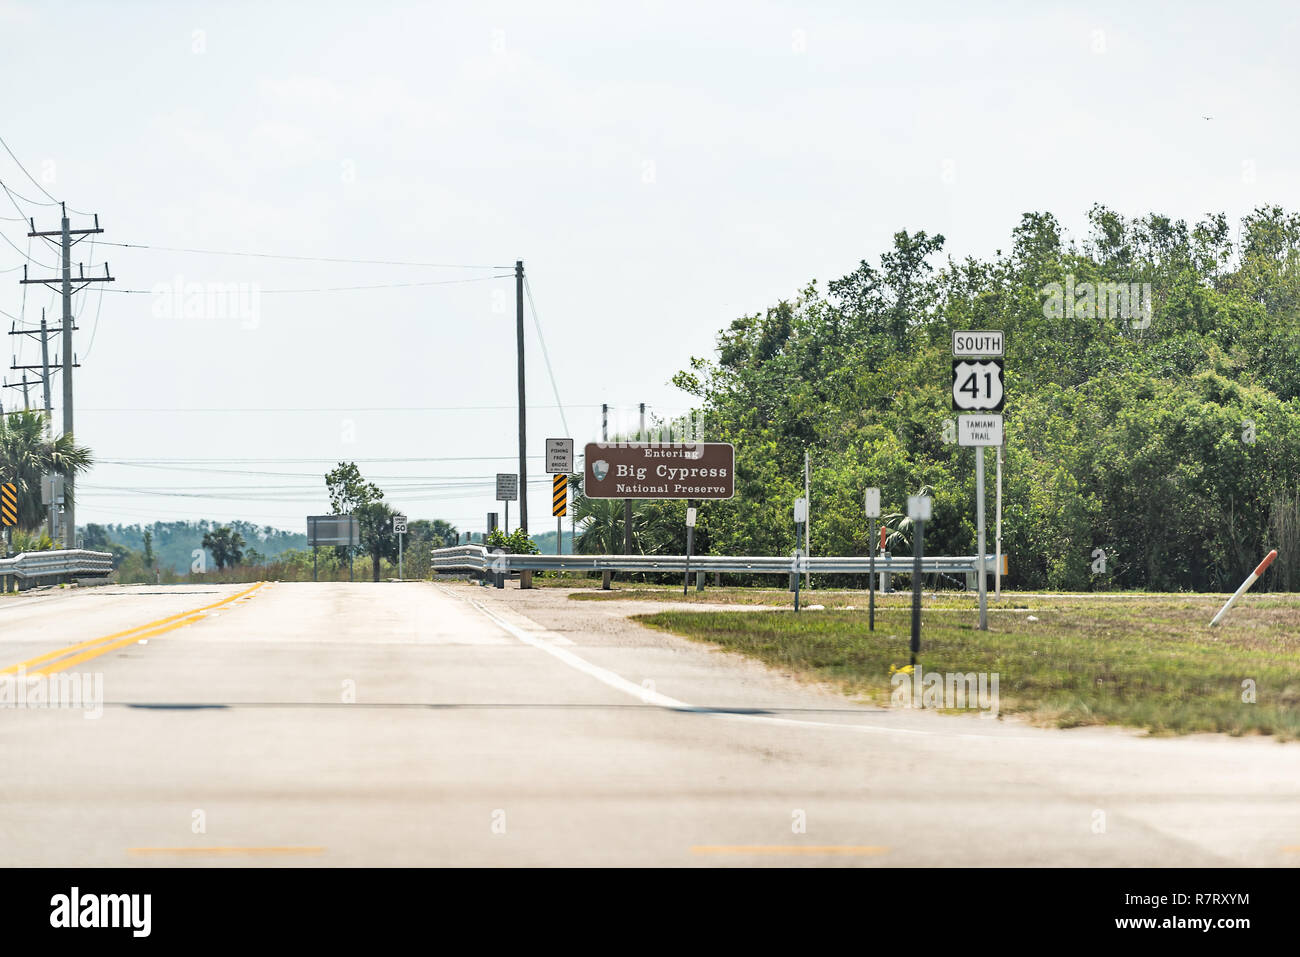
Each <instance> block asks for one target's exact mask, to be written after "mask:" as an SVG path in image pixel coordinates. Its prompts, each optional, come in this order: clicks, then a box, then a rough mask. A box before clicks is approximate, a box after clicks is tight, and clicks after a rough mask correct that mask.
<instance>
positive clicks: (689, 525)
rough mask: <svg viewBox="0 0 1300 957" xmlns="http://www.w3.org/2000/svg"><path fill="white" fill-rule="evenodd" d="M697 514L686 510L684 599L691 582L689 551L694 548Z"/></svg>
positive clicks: (690, 509)
mask: <svg viewBox="0 0 1300 957" xmlns="http://www.w3.org/2000/svg"><path fill="white" fill-rule="evenodd" d="M698 514H699V513H698V512H697V511H696V510H695V509H694V508H687V509H686V576H685V577H684V578H683V579H682V597H683V598H685V597H686V586H687V585H688V584H689V583H690V580H691V549H693V548H694V547H695V517H696V516H697V515H698Z"/></svg>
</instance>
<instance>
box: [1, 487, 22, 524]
mask: <svg viewBox="0 0 1300 957" xmlns="http://www.w3.org/2000/svg"><path fill="white" fill-rule="evenodd" d="M0 517H3V518H4V524H6V525H17V524H18V487H17V486H16V485H14V483H13V482H5V483H4V485H0Z"/></svg>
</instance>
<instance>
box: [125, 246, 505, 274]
mask: <svg viewBox="0 0 1300 957" xmlns="http://www.w3.org/2000/svg"><path fill="white" fill-rule="evenodd" d="M102 245H105V246H120V247H121V248H123V249H152V250H155V251H157V252H168V253H198V254H200V255H204V256H243V257H246V258H250V259H285V260H290V261H293V262H309V263H351V264H354V265H361V266H415V267H420V268H426V269H509V268H510V267H509V266H480V265H472V264H467V263H420V262H403V261H400V260H394V259H344V258H339V257H332V256H290V255H285V254H281V253H249V252H232V251H229V250H223V249H191V248H188V247H185V246H152V245H148V244H145V243H103V244H102Z"/></svg>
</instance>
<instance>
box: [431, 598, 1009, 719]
mask: <svg viewBox="0 0 1300 957" xmlns="http://www.w3.org/2000/svg"><path fill="white" fill-rule="evenodd" d="M439 590H440V591H442V590H443V589H441V588H439ZM447 594H450V593H449V592H448V593H447ZM453 597H460V596H453ZM465 600H466V601H468V602H469V603H470V604H471V605H473V606H474V607H475V608H477V609H478V610H479V611H481V612H482V613H483V614H484V615H486V616H487V618H488V619H490V620H491V621H493V622H495V623H496V624H497V625H498V626H499V627H501V628H503V629H505V630H506V631H507V632H509V633H510V634H512V635H514V636H515V637H516V638H518V639H519V640H520V641H522V642H523V643H524V644H526V645H531V646H532V647H533V648H537V649H540V650H541V651H544V652H546V653H547V654H548V655H552V656H554V657H555V658H558V659H559V660H560V661H562V662H564V663H565V664H566V665H568V666H569V667H570V668H575V669H577V670H578V671H581V672H582V673H583V674H585V675H589V676H590V677H592V678H595V679H596V680H597V681H601V682H604V683H605V684H607V685H609V686H610V687H611V688H615V689H617V690H619V691H622V692H623V693H624V694H627V695H631V696H632V697H634V698H637V699H638V700H640V701H641V702H643V703H645V704H655V705H659V706H660V707H662V708H672V709H675V710H690V711H695V712H696V713H698V714H703V715H707V716H709V717H711V718H723V719H727V720H734V721H750V722H755V723H758V724H770V725H778V726H781V727H797V728H834V729H835V730H837V731H858V732H864V733H868V734H910V735H920V736H923V737H930V736H932V735H933V734H935V732H933V731H920V730H916V729H913V728H882V727H878V726H876V725H869V724H841V723H839V722H835V721H804V720H800V719H798V718H776V717H773V716H771V715H765V714H738V713H736V712H732V711H713V710H711V709H707V708H699V707H697V706H695V705H690V704H687V703H686V702H685V701H679V700H677V699H676V698H670V697H668V695H666V694H660V693H659V692H657V691H651V690H650V689H649V688H646V687H643V686H642V685H639V684H636V683H635V682H632V681H629V680H628V679H627V678H624V677H623V676H622V675H620V674H617V673H615V672H613V671H610V670H609V669H608V668H602V667H601V666H600V665H594V664H592V663H591V662H590V661H588V660H587V659H586V658H583V657H580V656H579V655H576V654H574V653H573V652H572V651H567V650H565V649H564V648H557V647H556V646H555V645H553V644H551V643H550V642H548V641H545V640H543V639H540V638H537V637H536V636H534V635H531V634H529V633H528V632H526V631H524V630H523V629H522V628H518V627H516V626H515V625H512V624H511V623H510V622H508V621H506V620H505V619H504V618H502V617H501V616H500V615H498V614H496V613H495V612H493V611H491V610H490V609H488V608H486V607H484V606H483V605H482V604H480V603H479V602H478V601H476V600H475V599H473V598H466V599H465ZM521 617H522V616H521ZM973 737H984V735H973Z"/></svg>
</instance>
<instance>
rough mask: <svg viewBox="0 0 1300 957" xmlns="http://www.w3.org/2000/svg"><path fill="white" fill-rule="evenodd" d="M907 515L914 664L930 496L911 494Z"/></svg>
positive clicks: (918, 629) (919, 634) (919, 636)
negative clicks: (910, 564) (910, 536)
mask: <svg viewBox="0 0 1300 957" xmlns="http://www.w3.org/2000/svg"><path fill="white" fill-rule="evenodd" d="M907 517H908V518H910V519H911V520H912V666H913V667H915V666H916V656H917V654H919V653H920V651H921V556H922V554H923V552H924V550H925V523H926V522H928V521H929V520H930V496H928V495H909V496H908V498H907Z"/></svg>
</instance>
